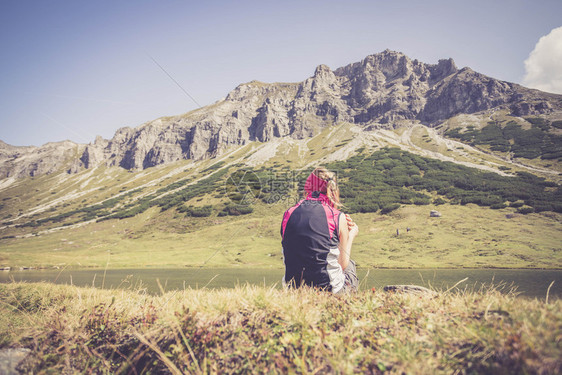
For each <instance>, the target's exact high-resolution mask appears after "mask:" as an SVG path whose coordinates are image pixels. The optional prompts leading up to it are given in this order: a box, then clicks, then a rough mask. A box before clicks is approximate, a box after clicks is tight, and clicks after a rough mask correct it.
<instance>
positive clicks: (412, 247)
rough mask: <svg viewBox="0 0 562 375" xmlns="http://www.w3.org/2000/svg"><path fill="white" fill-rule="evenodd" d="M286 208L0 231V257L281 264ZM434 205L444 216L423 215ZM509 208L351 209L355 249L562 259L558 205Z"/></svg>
mask: <svg viewBox="0 0 562 375" xmlns="http://www.w3.org/2000/svg"><path fill="white" fill-rule="evenodd" d="M285 209H286V207H285V206H284V205H281V204H277V205H265V204H262V205H259V206H256V210H255V211H254V212H253V213H252V214H250V215H246V216H243V217H229V216H227V217H209V218H189V217H185V216H183V215H178V214H176V213H174V212H172V211H169V212H165V213H164V214H162V213H157V212H156V209H151V210H148V211H147V212H145V213H143V214H141V215H138V216H136V217H132V218H127V219H122V220H112V221H104V222H100V223H92V224H89V225H87V226H83V227H79V228H73V229H67V230H64V231H57V232H53V233H49V234H44V235H40V236H34V237H28V238H18V239H4V240H2V241H1V242H0V246H1V250H2V251H1V252H0V265H2V266H10V267H14V268H18V267H53V266H56V267H73V268H77V267H96V268H105V267H109V268H143V267H160V268H167V267H169V268H173V267H176V268H177V267H184V266H209V267H230V266H237V267H238V266H242V267H255V266H265V267H269V266H274V267H282V266H283V263H282V260H281V242H280V235H279V226H280V218H281V216H282V213H283V211H284V210H285ZM431 209H437V210H439V211H440V212H441V213H442V217H440V218H431V217H429V211H430V210H431ZM513 211H514V210H513V209H510V208H506V209H502V210H490V209H488V208H485V207H479V206H476V205H472V204H469V205H466V206H461V205H447V204H446V205H441V206H431V205H430V206H415V205H409V206H403V207H402V208H400V209H398V210H396V211H394V212H392V213H390V214H388V215H381V214H378V213H375V214H355V215H354V218H355V220H356V221H357V223H358V225H359V227H360V234H359V236H358V237H357V239H356V242H355V244H354V246H353V249H352V256H353V258H354V259H356V261H357V262H358V264H359V265H360V266H364V267H368V268H376V267H385V268H459V267H470V268H486V267H505V268H562V249H561V247H560V239H561V238H562V225H561V222H560V220H561V215H560V214H553V213H541V214H528V215H516V216H515V217H513V218H510V219H508V218H507V217H506V215H507V214H509V213H513ZM407 228H409V231H408V230H407ZM397 230H398V233H399V235H398V236H397V235H396V231H397Z"/></svg>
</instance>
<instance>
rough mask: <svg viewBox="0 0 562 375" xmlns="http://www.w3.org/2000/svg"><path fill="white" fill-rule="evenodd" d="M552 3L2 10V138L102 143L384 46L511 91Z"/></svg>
mask: <svg viewBox="0 0 562 375" xmlns="http://www.w3.org/2000/svg"><path fill="white" fill-rule="evenodd" d="M561 14H562V2H561V1H535V2H532V1H517V0H516V1H470V2H469V1H463V2H461V1H419V0H417V1H388V0H387V1H346V2H343V1H341V2H340V1H329V0H328V1H314V0H308V1H282V2H281V1H232V2H229V1H208V2H202V1H142V0H140V1H103V0H98V1H74V0H69V1H56V0H55V1H25V0H15V1H12V0H2V1H1V2H0V51H1V55H0V56H1V58H0V72H1V78H0V139H1V140H3V141H5V142H7V143H9V144H13V145H41V144H44V143H46V142H52V141H61V140H65V139H70V140H73V141H75V142H79V143H88V142H91V141H93V140H94V138H95V136H96V135H101V136H103V137H104V138H111V137H112V136H113V134H114V132H115V131H116V130H117V129H118V128H119V127H122V126H131V127H135V126H138V125H140V124H142V123H144V122H146V121H149V120H152V119H155V118H157V117H160V116H167V115H176V114H181V113H184V112H187V111H189V110H192V109H194V108H197V104H195V103H194V102H193V101H192V100H191V99H190V98H189V97H188V96H187V95H186V94H185V93H184V92H182V90H181V89H180V88H179V87H178V86H176V84H175V83H174V82H173V81H172V80H171V79H170V78H169V77H168V76H167V75H166V74H165V73H164V72H163V71H162V70H161V69H160V68H159V67H158V66H157V65H156V64H155V63H154V61H153V60H152V59H151V57H152V58H154V59H155V60H156V61H157V62H158V63H159V64H160V65H161V66H162V67H163V68H164V69H165V70H166V71H167V72H168V73H169V74H170V75H171V76H172V77H173V78H174V79H175V80H176V81H177V82H178V83H179V84H180V85H181V86H182V87H183V88H184V89H185V90H187V91H188V92H189V93H190V94H191V95H192V96H193V97H194V98H195V100H196V102H197V103H199V104H201V105H208V104H211V103H213V102H215V101H217V100H219V99H220V98H222V97H224V96H226V95H227V93H228V92H229V91H230V90H232V89H233V88H234V87H236V86H237V85H238V84H240V83H243V82H248V81H251V80H254V79H256V80H260V81H264V82H296V81H302V80H304V79H306V78H307V77H309V76H311V75H312V73H313V72H314V68H315V67H316V66H317V65H319V64H327V65H328V66H330V67H331V68H332V69H335V68H337V67H339V66H343V65H346V64H348V63H352V62H355V61H359V60H361V59H362V58H364V57H365V56H367V55H369V54H373V53H377V52H380V51H383V50H384V49H386V48H389V49H392V50H396V51H400V52H403V53H405V54H406V55H408V56H410V57H411V58H417V59H419V60H420V61H423V62H426V63H436V62H437V60H438V59H440V58H448V57H452V58H453V59H454V60H455V62H456V63H457V66H459V67H463V66H470V67H471V68H472V69H474V70H476V71H479V72H481V73H484V74H487V75H489V76H492V77H495V78H498V79H502V80H506V81H510V82H516V83H521V82H522V81H523V78H524V75H525V65H524V61H525V60H526V59H527V58H528V57H529V54H530V53H531V51H533V49H534V48H535V45H536V44H537V42H538V40H539V38H541V37H542V36H544V35H547V34H548V33H549V32H550V31H551V30H552V29H554V28H556V27H559V26H562V19H561V17H560V15H561Z"/></svg>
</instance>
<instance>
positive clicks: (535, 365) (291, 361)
mask: <svg viewBox="0 0 562 375" xmlns="http://www.w3.org/2000/svg"><path fill="white" fill-rule="evenodd" d="M0 317H1V318H0V332H1V336H0V343H1V346H2V347H21V346H25V347H28V348H30V349H31V350H32V351H31V355H30V356H29V357H28V359H27V360H26V361H25V362H24V363H23V364H22V370H25V371H28V372H33V373H60V372H67V373H74V372H88V373H91V372H93V373H131V374H134V373H216V372H221V373H242V372H249V373H263V372H267V373H270V372H273V373H327V372H328V373H350V372H361V373H403V372H406V373H413V374H427V373H446V374H450V373H510V374H511V373H544V374H550V373H552V374H553V373H560V371H562V359H561V357H560V353H561V349H562V348H561V339H562V335H561V334H560V332H562V302H561V301H560V300H555V301H552V300H551V301H543V300H536V299H535V300H532V299H527V298H522V297H517V296H516V295H514V294H501V293H499V292H498V291H497V290H496V289H495V288H490V287H489V288H487V289H486V290H480V291H477V292H466V291H458V290H451V291H448V292H445V293H440V294H438V295H437V296H435V297H433V298H431V297H427V296H426V297H423V296H416V295H408V294H394V293H386V292H383V291H370V290H369V291H363V292H361V293H359V294H357V295H353V296H345V297H336V296H333V295H331V294H328V293H324V292H319V291H315V290H311V289H301V290H290V291H285V290H279V289H275V288H264V287H256V286H243V287H237V288H234V289H222V290H184V291H176V292H168V293H163V294H162V295H160V296H151V295H149V294H147V293H146V292H145V291H143V290H129V291H107V290H98V289H90V288H77V287H73V286H61V285H51V284H5V285H1V286H0Z"/></svg>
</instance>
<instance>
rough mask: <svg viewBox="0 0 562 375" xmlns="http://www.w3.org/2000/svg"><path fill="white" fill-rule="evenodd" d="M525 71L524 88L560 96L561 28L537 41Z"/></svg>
mask: <svg viewBox="0 0 562 375" xmlns="http://www.w3.org/2000/svg"><path fill="white" fill-rule="evenodd" d="M525 71H526V74H525V78H523V85H524V86H527V87H531V88H534V89H539V90H542V91H547V92H553V93H556V94H562V26H561V27H557V28H556V29H553V30H552V31H551V32H550V33H548V35H545V36H543V37H541V38H540V39H539V41H538V42H537V44H536V45H535V49H534V50H533V52H531V53H530V54H529V57H528V58H527V60H525Z"/></svg>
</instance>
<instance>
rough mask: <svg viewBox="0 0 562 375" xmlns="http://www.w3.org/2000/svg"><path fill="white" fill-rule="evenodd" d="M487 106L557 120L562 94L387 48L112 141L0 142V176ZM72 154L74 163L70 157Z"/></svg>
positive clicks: (174, 154)
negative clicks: (21, 144) (18, 145)
mask: <svg viewBox="0 0 562 375" xmlns="http://www.w3.org/2000/svg"><path fill="white" fill-rule="evenodd" d="M492 108H503V109H507V110H510V111H511V112H512V113H513V114H514V115H516V116H525V115H529V114H533V115H552V116H558V117H561V118H562V95H554V94H547V93H542V92H540V91H537V90H530V89H526V88H524V87H521V86H519V85H516V84H513V83H509V82H503V81H499V80H495V79H493V78H490V77H487V76H485V75H483V74H480V73H477V72H474V71H473V70H471V69H470V68H463V69H461V70H458V68H457V66H456V65H455V62H454V61H453V59H442V60H439V61H438V62H437V64H426V63H423V62H420V61H418V60H412V59H410V58H409V57H408V56H406V55H404V54H403V53H400V52H396V51H391V50H385V51H383V52H381V53H377V54H373V55H369V56H367V57H365V58H364V59H363V60H361V61H360V62H356V63H352V64H349V65H346V66H343V67H340V68H338V69H336V70H333V71H332V70H331V69H330V68H329V67H328V66H327V65H318V66H317V67H316V69H315V71H314V74H313V75H312V76H311V77H310V78H308V79H306V80H304V81H302V82H299V83H272V84H268V83H263V82H259V81H251V82H248V83H244V84H241V85H239V86H237V87H236V88H235V89H234V90H232V91H231V92H230V93H229V94H228V95H227V96H226V98H225V99H224V100H221V101H218V102H217V103H214V104H213V105H210V106H207V107H204V108H200V109H198V110H195V111H192V112H189V113H187V114H184V115H180V116H174V117H166V118H162V119H157V120H154V121H149V122H147V123H145V124H142V125H141V126H139V127H137V128H130V127H124V128H121V129H118V130H117V131H116V132H115V135H114V136H113V138H112V139H110V140H106V139H103V138H102V137H96V139H95V141H94V142H93V143H90V144H88V145H85V146H79V145H68V144H65V145H58V146H56V147H53V146H48V147H47V145H45V146H43V147H41V148H25V149H24V148H13V146H9V145H5V144H2V143H0V176H13V175H16V176H22V175H33V174H38V173H50V172H51V171H54V170H56V168H61V167H62V166H63V165H64V163H67V164H68V163H69V160H70V161H71V167H70V168H68V171H69V172H74V171H77V170H79V169H80V168H83V167H85V168H91V167H94V166H97V165H100V164H103V165H108V166H120V167H122V168H127V169H136V170H139V169H144V168H148V167H152V166H155V165H159V164H165V163H169V162H173V161H177V160H181V159H194V160H199V159H204V158H209V157H212V156H215V155H219V154H221V153H222V152H224V151H225V150H226V149H228V148H229V147H232V146H240V145H244V144H246V143H247V142H250V141H260V142H267V141H270V140H272V139H274V138H280V137H293V138H305V137H309V136H311V135H313V134H315V133H316V132H318V131H319V130H320V129H321V128H323V127H326V126H330V125H332V124H335V123H341V122H349V123H354V124H357V125H359V126H361V127H363V128H364V129H366V130H368V129H371V128H377V127H394V126H395V124H397V123H398V122H400V121H403V120H410V121H421V122H422V123H424V124H426V125H428V126H434V125H436V124H438V123H439V122H440V121H443V120H445V119H448V118H449V117H451V116H454V115H457V114H459V113H467V114H470V113H475V112H479V111H485V110H489V109H492ZM8 146H9V147H8ZM70 150H72V151H70ZM77 152H78V154H79V155H80V156H79V158H78V159H77V158H76V157H74V159H72V156H71V155H76V153H77ZM29 155H36V156H37V155H41V156H40V157H39V158H35V159H34V157H29ZM49 160H54V161H53V162H49Z"/></svg>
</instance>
